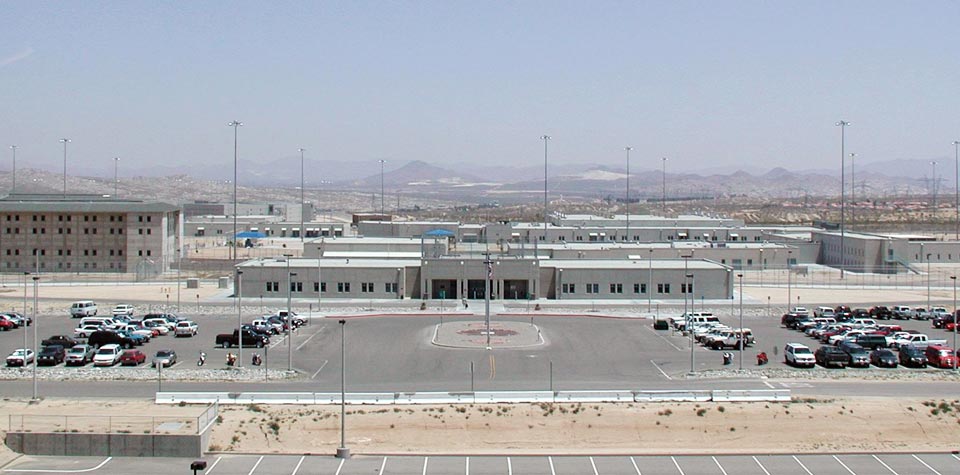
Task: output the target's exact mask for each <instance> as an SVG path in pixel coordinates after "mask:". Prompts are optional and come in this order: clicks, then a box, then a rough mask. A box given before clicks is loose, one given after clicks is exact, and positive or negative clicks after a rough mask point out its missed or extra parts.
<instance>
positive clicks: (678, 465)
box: [670, 456, 813, 475]
mask: <svg viewBox="0 0 960 475" xmlns="http://www.w3.org/2000/svg"><path fill="white" fill-rule="evenodd" d="M670 460H673V466H674V467H677V471H678V472H680V475H685V474H684V473H683V469H682V468H680V463H679V462H677V458H676V457H673V456H671V457H670ZM811 475H813V474H811Z"/></svg>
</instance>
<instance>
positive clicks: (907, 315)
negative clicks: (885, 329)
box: [893, 305, 913, 320]
mask: <svg viewBox="0 0 960 475" xmlns="http://www.w3.org/2000/svg"><path fill="white" fill-rule="evenodd" d="M893 318H896V319H897V320H910V319H911V318H913V309H912V308H910V307H908V306H906V305H897V306H895V307H893Z"/></svg>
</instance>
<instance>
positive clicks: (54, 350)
mask: <svg viewBox="0 0 960 475" xmlns="http://www.w3.org/2000/svg"><path fill="white" fill-rule="evenodd" d="M65 356H66V352H65V351H64V350H63V347H62V346H60V345H49V346H44V347H43V348H42V349H41V350H40V354H38V355H37V366H56V365H58V364H60V363H63V358H64V357H65Z"/></svg>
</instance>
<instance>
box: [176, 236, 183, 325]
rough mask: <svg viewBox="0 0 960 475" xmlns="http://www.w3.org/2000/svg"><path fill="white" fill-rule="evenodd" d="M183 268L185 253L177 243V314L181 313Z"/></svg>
mask: <svg viewBox="0 0 960 475" xmlns="http://www.w3.org/2000/svg"><path fill="white" fill-rule="evenodd" d="M181 267H183V251H181V250H180V243H177V313H180V287H181V282H182V281H181V280H180V268H181Z"/></svg>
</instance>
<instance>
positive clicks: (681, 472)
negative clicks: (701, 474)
mask: <svg viewBox="0 0 960 475" xmlns="http://www.w3.org/2000/svg"><path fill="white" fill-rule="evenodd" d="M670 460H673V466H674V467H677V471H678V472H680V475H685V474H684V473H683V469H682V468H680V463H679V462H677V458H676V457H670Z"/></svg>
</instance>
